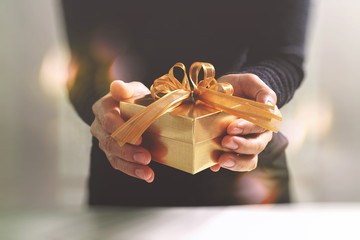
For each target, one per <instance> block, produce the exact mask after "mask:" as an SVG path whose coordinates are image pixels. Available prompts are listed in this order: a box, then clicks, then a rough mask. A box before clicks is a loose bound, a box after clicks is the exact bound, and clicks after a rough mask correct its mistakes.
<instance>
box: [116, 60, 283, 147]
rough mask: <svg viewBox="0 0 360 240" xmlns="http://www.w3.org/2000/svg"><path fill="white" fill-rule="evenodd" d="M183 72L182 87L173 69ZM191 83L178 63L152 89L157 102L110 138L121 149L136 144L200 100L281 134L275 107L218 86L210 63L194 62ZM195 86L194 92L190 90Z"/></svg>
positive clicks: (228, 84)
mask: <svg viewBox="0 0 360 240" xmlns="http://www.w3.org/2000/svg"><path fill="white" fill-rule="evenodd" d="M176 67H178V68H180V69H182V71H183V72H184V77H183V80H182V82H181V83H180V82H179V81H178V80H177V79H176V78H175V76H174V68H176ZM201 69H203V72H204V79H203V80H201V81H199V80H198V77H199V72H200V70H201ZM189 75H190V81H189V79H188V77H187V75H186V70H185V66H184V64H182V63H176V64H175V65H174V66H173V67H172V68H171V69H170V70H169V73H168V74H165V75H164V76H162V77H160V78H158V79H156V80H155V81H154V84H153V85H152V86H151V88H150V91H151V96H152V97H153V98H154V99H155V100H156V101H155V102H153V103H152V104H151V105H149V106H148V107H147V108H145V109H144V110H142V111H140V112H139V113H137V114H136V115H134V116H133V117H132V118H130V119H129V120H128V121H127V122H126V123H124V124H123V125H122V126H121V127H120V128H118V129H117V130H116V131H115V132H114V133H113V134H112V135H111V136H112V137H113V138H114V139H116V140H117V142H118V143H119V145H120V146H123V145H124V144H125V143H131V144H135V143H136V141H137V140H138V139H139V137H140V136H141V135H142V134H143V133H144V132H145V131H146V129H147V128H148V127H149V126H150V125H151V124H152V123H153V122H154V121H155V120H156V119H157V118H158V117H160V116H161V115H162V114H164V113H166V112H170V111H171V110H173V109H174V108H176V107H178V106H179V105H180V104H181V103H182V102H184V101H187V100H192V101H193V102H196V101H197V100H200V101H202V102H204V103H206V104H207V105H209V106H211V107H213V108H215V109H218V110H222V111H224V112H227V113H230V114H232V115H234V116H237V117H239V118H243V119H245V120H247V121H250V122H252V123H254V124H256V125H258V126H260V127H263V128H266V129H268V130H271V131H273V132H278V131H279V130H278V129H279V125H280V124H279V123H280V121H281V120H282V117H281V116H280V115H276V114H274V110H275V107H274V106H271V105H267V104H264V103H259V102H256V101H252V100H248V99H244V98H240V97H235V96H232V94H233V92H234V89H233V87H232V85H231V84H230V83H218V82H217V81H216V80H215V68H214V67H213V65H211V64H210V63H202V62H195V63H193V64H192V65H191V67H190V70H189ZM190 82H191V84H192V87H193V89H192V88H191V86H190Z"/></svg>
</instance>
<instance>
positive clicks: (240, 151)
mask: <svg viewBox="0 0 360 240" xmlns="http://www.w3.org/2000/svg"><path fill="white" fill-rule="evenodd" d="M218 82H228V83H231V85H233V87H234V95H235V96H238V97H243V98H247V99H251V100H255V101H257V102H262V103H266V104H270V105H273V106H274V105H276V100H277V98H276V94H275V92H274V91H273V90H272V89H271V88H269V87H268V86H267V85H266V84H265V83H264V82H263V81H262V80H261V79H260V78H259V77H258V76H256V75H255V74H229V75H226V76H223V77H221V78H219V79H218ZM276 109H277V108H276ZM277 111H278V110H277ZM227 134H228V135H226V136H225V137H224V138H223V139H222V142H221V144H222V146H223V147H225V148H228V149H230V150H231V151H232V152H227V153H223V154H222V155H220V157H219V159H218V164H216V165H214V166H212V167H211V170H212V171H214V172H217V171H219V170H220V168H221V167H223V168H227V169H229V170H232V171H238V172H243V171H251V170H253V169H255V168H256V166H257V163H258V155H259V153H261V152H262V151H263V150H264V149H265V147H266V146H267V144H268V143H269V142H270V140H271V139H272V132H271V131H269V130H266V129H264V128H262V127H259V126H257V125H255V124H253V123H251V122H248V121H246V120H244V119H236V120H234V121H233V122H231V123H230V124H229V126H228V127H227Z"/></svg>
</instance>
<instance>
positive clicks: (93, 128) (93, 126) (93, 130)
mask: <svg viewBox="0 0 360 240" xmlns="http://www.w3.org/2000/svg"><path fill="white" fill-rule="evenodd" d="M90 133H91V135H93V136H94V137H95V121H94V122H93V123H92V124H91V126H90Z"/></svg>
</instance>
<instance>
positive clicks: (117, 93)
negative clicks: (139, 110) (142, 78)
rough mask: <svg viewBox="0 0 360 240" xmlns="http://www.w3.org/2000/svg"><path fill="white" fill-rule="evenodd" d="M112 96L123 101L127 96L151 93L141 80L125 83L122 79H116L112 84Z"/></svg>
mask: <svg viewBox="0 0 360 240" xmlns="http://www.w3.org/2000/svg"><path fill="white" fill-rule="evenodd" d="M110 93H111V95H112V97H113V98H114V99H115V100H117V101H121V100H124V99H126V98H130V97H135V96H140V95H146V94H149V93H150V91H149V89H148V88H147V87H146V86H145V85H144V84H142V83H140V82H131V83H125V82H124V81H121V80H115V81H113V82H112V83H111V85H110Z"/></svg>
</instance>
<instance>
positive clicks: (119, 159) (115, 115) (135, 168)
mask: <svg viewBox="0 0 360 240" xmlns="http://www.w3.org/2000/svg"><path fill="white" fill-rule="evenodd" d="M149 93H150V91H149V89H148V88H147V87H145V86H144V85H143V84H142V83H140V82H130V83H125V82H123V81H120V80H116V81H114V82H112V84H111V86H110V93H109V94H107V95H105V96H104V97H102V98H101V99H100V100H98V101H97V102H95V104H94V105H93V107H92V109H93V112H94V114H95V120H94V122H93V123H92V124H91V127H90V132H91V134H92V135H93V136H94V137H96V138H97V139H98V140H99V147H100V149H101V150H103V151H104V153H105V154H106V156H107V158H108V160H109V162H110V164H111V166H112V167H113V168H114V169H117V170H119V171H121V172H123V173H126V174H127V175H129V176H132V177H136V178H140V179H143V180H145V181H146V182H148V183H150V182H152V181H153V180H154V176H155V175H154V171H153V170H152V169H151V168H150V167H148V166H147V165H148V164H149V163H150V161H151V155H150V152H149V151H148V150H147V149H145V148H143V147H141V146H140V144H141V138H140V139H139V140H138V141H137V142H136V144H134V145H132V144H128V143H127V144H125V145H124V146H123V147H120V146H119V145H118V143H117V142H116V140H115V139H113V138H112V137H111V134H112V133H113V132H114V131H115V130H116V129H118V128H119V127H120V126H121V125H122V124H123V123H124V122H125V121H124V120H123V119H122V118H121V114H120V108H119V101H121V100H124V99H126V98H130V97H135V96H140V95H146V94H149Z"/></svg>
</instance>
